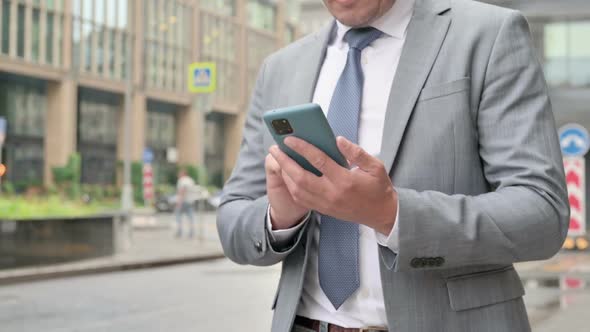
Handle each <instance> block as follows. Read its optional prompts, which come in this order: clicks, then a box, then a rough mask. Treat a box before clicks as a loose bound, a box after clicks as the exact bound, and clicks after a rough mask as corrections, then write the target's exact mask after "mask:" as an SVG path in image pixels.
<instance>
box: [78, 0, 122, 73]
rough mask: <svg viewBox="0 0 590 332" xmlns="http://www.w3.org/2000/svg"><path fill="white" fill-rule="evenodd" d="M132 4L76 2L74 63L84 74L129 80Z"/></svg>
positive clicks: (119, 0)
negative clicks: (128, 48)
mask: <svg viewBox="0 0 590 332" xmlns="http://www.w3.org/2000/svg"><path fill="white" fill-rule="evenodd" d="M128 6H129V1H128V0H73V15H74V17H73V20H74V21H73V30H74V31H73V32H72V49H73V61H74V64H76V65H78V67H79V68H80V70H81V71H83V72H86V73H91V74H94V75H98V76H102V77H107V78H113V79H119V80H122V79H125V78H126V72H127V66H126V64H125V63H126V59H127V51H128V50H127V42H128V41H129V38H132V36H131V35H130V32H129V30H128V17H129V8H128Z"/></svg>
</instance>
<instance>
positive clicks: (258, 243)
mask: <svg viewBox="0 0 590 332" xmlns="http://www.w3.org/2000/svg"><path fill="white" fill-rule="evenodd" d="M254 246H255V247H256V250H258V251H259V252H260V251H262V242H260V241H256V243H255V244H254Z"/></svg>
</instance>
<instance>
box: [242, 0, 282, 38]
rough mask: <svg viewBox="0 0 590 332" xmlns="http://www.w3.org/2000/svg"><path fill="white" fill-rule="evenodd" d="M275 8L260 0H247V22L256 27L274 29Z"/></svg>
mask: <svg viewBox="0 0 590 332" xmlns="http://www.w3.org/2000/svg"><path fill="white" fill-rule="evenodd" d="M275 13H276V8H275V6H274V5H273V4H271V3H268V2H266V1H261V0H248V24H249V25H250V26H251V27H254V28H258V29H265V30H270V31H273V30H275Z"/></svg>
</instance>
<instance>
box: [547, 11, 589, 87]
mask: <svg viewBox="0 0 590 332" xmlns="http://www.w3.org/2000/svg"><path fill="white" fill-rule="evenodd" d="M544 31H545V34H544V55H545V73H546V76H547V80H548V81H549V83H550V84H551V85H553V86H563V85H566V86H590V44H589V43H588V42H587V41H588V36H590V22H559V23H549V24H546V25H545V29H544Z"/></svg>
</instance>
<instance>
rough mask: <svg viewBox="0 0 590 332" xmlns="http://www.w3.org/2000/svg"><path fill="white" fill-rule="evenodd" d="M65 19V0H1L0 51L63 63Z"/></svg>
mask: <svg viewBox="0 0 590 332" xmlns="http://www.w3.org/2000/svg"><path fill="white" fill-rule="evenodd" d="M27 22H28V23H27ZM63 22H64V21H63V12H62V1H48V2H44V1H12V0H0V37H1V38H2V41H1V44H0V53H2V54H11V55H15V56H17V57H19V58H21V59H24V60H26V61H30V62H33V63H42V64H49V65H53V66H60V65H61V63H62V60H61V51H62V47H61V46H62V42H61V38H62V32H63ZM27 24H28V26H27ZM11 26H13V27H15V28H16V29H11Z"/></svg>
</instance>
